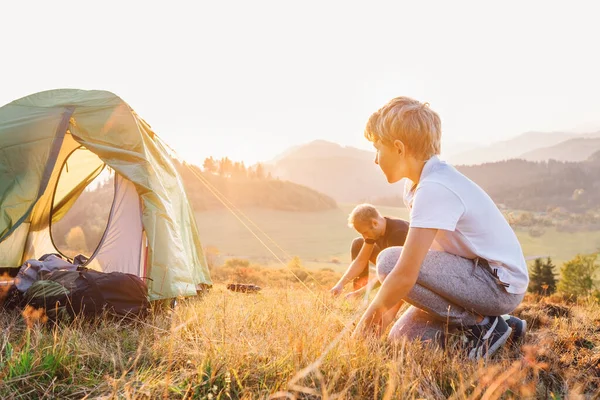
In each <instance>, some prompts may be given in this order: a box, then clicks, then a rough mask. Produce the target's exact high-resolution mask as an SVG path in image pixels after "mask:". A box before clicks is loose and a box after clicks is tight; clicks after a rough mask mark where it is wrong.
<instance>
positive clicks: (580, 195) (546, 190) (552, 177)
mask: <svg viewBox="0 0 600 400" xmlns="http://www.w3.org/2000/svg"><path fill="white" fill-rule="evenodd" d="M457 169H458V170H459V171H460V172H462V173H463V174H465V175H466V176H467V177H468V178H469V179H471V180H472V181H474V182H475V183H477V184H478V185H479V186H481V187H482V188H483V189H484V190H485V191H486V192H487V193H488V194H489V195H490V197H491V198H492V199H493V200H494V202H495V203H496V204H499V205H501V206H502V207H504V208H508V209H516V210H524V211H530V212H552V211H554V212H557V213H562V214H579V215H589V214H594V213H597V212H598V211H600V173H599V171H600V154H598V155H597V156H596V155H595V156H593V157H591V158H590V159H589V160H588V161H585V162H561V161H554V160H550V161H547V162H530V161H525V160H507V161H500V162H495V163H487V164H481V165H473V166H458V167H457ZM373 202H374V203H375V204H379V205H390V206H396V207H397V206H398V205H401V204H404V203H403V201H402V198H401V197H399V196H392V197H380V198H378V199H375V200H373ZM584 218H586V219H588V218H589V216H586V217H584ZM587 222H590V221H589V220H588V221H587ZM598 222H600V220H599V221H598Z"/></svg>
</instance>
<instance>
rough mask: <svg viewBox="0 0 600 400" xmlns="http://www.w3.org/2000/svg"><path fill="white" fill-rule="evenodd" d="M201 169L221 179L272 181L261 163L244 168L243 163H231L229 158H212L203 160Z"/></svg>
mask: <svg viewBox="0 0 600 400" xmlns="http://www.w3.org/2000/svg"><path fill="white" fill-rule="evenodd" d="M202 169H203V171H204V172H206V173H207V174H211V175H218V176H221V177H223V178H233V179H248V178H249V179H259V180H261V179H268V180H272V179H273V177H272V176H271V173H270V172H265V168H264V166H263V165H262V164H261V163H258V164H256V165H254V166H252V167H246V165H245V164H244V162H243V161H232V160H230V159H229V157H223V158H221V159H215V158H213V157H212V156H211V157H208V158H205V159H204V162H203V163H202Z"/></svg>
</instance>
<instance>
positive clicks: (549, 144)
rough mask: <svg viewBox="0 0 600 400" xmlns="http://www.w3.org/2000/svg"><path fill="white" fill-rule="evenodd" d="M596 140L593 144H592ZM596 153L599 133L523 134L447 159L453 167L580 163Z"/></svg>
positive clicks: (599, 147)
mask: <svg viewBox="0 0 600 400" xmlns="http://www.w3.org/2000/svg"><path fill="white" fill-rule="evenodd" d="M594 139H596V140H594ZM597 150H600V131H597V132H590V133H578V134H575V133H572V132H526V133H523V134H521V135H519V136H517V137H514V138H512V139H509V140H504V141H501V142H497V143H493V144H491V145H488V146H481V147H477V148H474V149H469V150H466V151H463V152H458V153H454V154H452V155H450V156H449V157H448V161H449V162H450V163H451V164H454V165H474V164H483V163H490V162H495V161H504V160H510V159H523V160H528V161H546V160H550V159H554V160H559V161H582V160H585V159H586V158H587V157H589V156H590V155H591V154H593V153H594V152H596V151H597Z"/></svg>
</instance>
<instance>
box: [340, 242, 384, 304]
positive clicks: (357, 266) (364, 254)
mask: <svg viewBox="0 0 600 400" xmlns="http://www.w3.org/2000/svg"><path fill="white" fill-rule="evenodd" d="M374 247H375V244H374V243H373V244H369V243H366V242H364V243H363V245H362V247H361V249H360V251H359V252H358V256H356V258H355V259H354V261H352V263H351V264H350V266H349V267H348V269H347V270H346V272H345V273H344V275H343V276H342V277H341V278H340V280H339V281H338V283H337V284H336V285H335V286H334V287H333V288H332V289H331V293H332V294H334V295H335V296H337V295H339V294H340V293H341V292H342V290H343V288H344V286H345V285H346V284H347V283H348V282H351V281H352V280H353V279H354V278H356V277H357V276H359V275H360V273H361V272H363V271H364V269H365V268H368V267H369V259H370V258H371V253H373V248H374Z"/></svg>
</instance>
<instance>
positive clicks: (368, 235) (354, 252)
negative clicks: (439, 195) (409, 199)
mask: <svg viewBox="0 0 600 400" xmlns="http://www.w3.org/2000/svg"><path fill="white" fill-rule="evenodd" d="M348 226H349V227H351V228H354V229H355V230H356V231H357V232H358V233H359V234H360V235H361V236H360V237H358V238H356V239H354V240H353V241H352V249H351V256H352V263H351V264H350V266H349V267H348V269H347V270H346V272H345V273H344V276H342V278H341V279H340V280H339V281H338V283H337V284H336V285H335V286H334V287H333V288H332V289H331V293H332V294H333V295H335V296H337V295H339V294H340V293H341V292H342V290H343V289H344V286H346V284H348V283H349V282H352V283H353V290H354V291H353V292H352V293H350V294H349V296H351V297H353V296H358V295H360V294H362V293H363V292H364V291H365V290H367V289H371V288H372V286H374V285H375V284H377V283H378V280H377V279H373V280H372V281H371V285H370V286H369V287H368V288H367V285H368V283H369V262H372V263H373V264H375V263H376V261H377V256H378V255H379V253H380V252H381V251H382V250H383V249H386V248H388V247H392V246H404V242H405V240H406V235H407V234H408V228H409V226H408V222H406V221H404V220H402V219H396V218H389V217H382V216H381V214H380V213H379V211H378V210H377V209H376V208H375V207H374V206H372V205H370V204H359V205H358V206H356V207H355V208H354V210H352V212H351V213H350V215H349V216H348Z"/></svg>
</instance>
